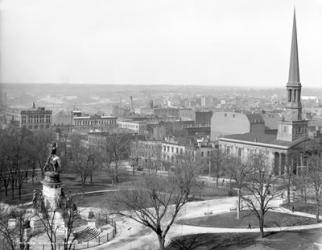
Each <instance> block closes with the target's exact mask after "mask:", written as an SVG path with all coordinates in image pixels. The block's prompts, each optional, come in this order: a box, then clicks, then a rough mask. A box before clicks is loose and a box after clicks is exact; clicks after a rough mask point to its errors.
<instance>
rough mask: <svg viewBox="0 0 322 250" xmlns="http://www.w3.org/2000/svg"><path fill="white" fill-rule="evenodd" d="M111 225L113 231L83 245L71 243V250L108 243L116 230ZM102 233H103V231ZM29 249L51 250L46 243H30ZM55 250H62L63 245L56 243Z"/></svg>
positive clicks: (113, 223)
mask: <svg viewBox="0 0 322 250" xmlns="http://www.w3.org/2000/svg"><path fill="white" fill-rule="evenodd" d="M111 225H112V226H113V230H112V231H109V232H106V233H103V234H102V233H101V234H100V235H98V236H97V237H96V238H94V239H92V240H90V241H87V242H83V243H73V246H72V248H71V249H72V250H81V249H88V248H91V247H96V246H99V245H102V244H104V243H107V242H109V241H110V240H112V239H114V237H115V235H116V233H117V229H116V223H115V222H114V221H112V223H111ZM103 232H104V231H103ZM29 245H30V249H31V250H51V249H52V248H51V244H50V243H46V244H38V243H30V244H29ZM56 250H64V243H62V242H61V243H56Z"/></svg>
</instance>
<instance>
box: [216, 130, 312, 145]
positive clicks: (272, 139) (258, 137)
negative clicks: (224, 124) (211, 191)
mask: <svg viewBox="0 0 322 250" xmlns="http://www.w3.org/2000/svg"><path fill="white" fill-rule="evenodd" d="M305 139H306V138H301V139H298V140H296V141H293V142H289V141H281V140H277V139H276V135H275V134H260V133H245V134H235V135H227V136H225V137H223V138H220V139H219V140H223V141H225V140H227V141H234V142H237V143H244V144H257V145H258V146H268V147H283V148H291V147H293V146H295V145H297V144H298V143H300V142H302V141H303V140H305Z"/></svg>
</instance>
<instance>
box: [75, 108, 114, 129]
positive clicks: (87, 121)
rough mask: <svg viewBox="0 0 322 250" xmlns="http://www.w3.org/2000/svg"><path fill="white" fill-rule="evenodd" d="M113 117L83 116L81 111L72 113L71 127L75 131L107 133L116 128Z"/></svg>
mask: <svg viewBox="0 0 322 250" xmlns="http://www.w3.org/2000/svg"><path fill="white" fill-rule="evenodd" d="M116 119H117V118H116V117H115V116H106V115H97V114H95V115H83V114H82V112H81V111H73V112H72V125H73V129H75V130H86V131H91V130H100V131H108V130H110V129H114V128H116V127H117V124H116Z"/></svg>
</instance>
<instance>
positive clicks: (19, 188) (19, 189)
mask: <svg viewBox="0 0 322 250" xmlns="http://www.w3.org/2000/svg"><path fill="white" fill-rule="evenodd" d="M21 189H22V186H19V187H18V192H19V200H21Z"/></svg>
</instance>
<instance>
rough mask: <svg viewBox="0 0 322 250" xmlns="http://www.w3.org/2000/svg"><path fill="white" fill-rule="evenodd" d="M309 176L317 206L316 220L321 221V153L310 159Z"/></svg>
mask: <svg viewBox="0 0 322 250" xmlns="http://www.w3.org/2000/svg"><path fill="white" fill-rule="evenodd" d="M307 173H308V174H307V177H308V180H309V183H311V185H312V188H313V191H314V198H315V206H316V222H319V221H320V206H321V202H320V199H321V189H322V158H321V155H319V154H313V155H311V156H310V158H309V159H308V172H307Z"/></svg>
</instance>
